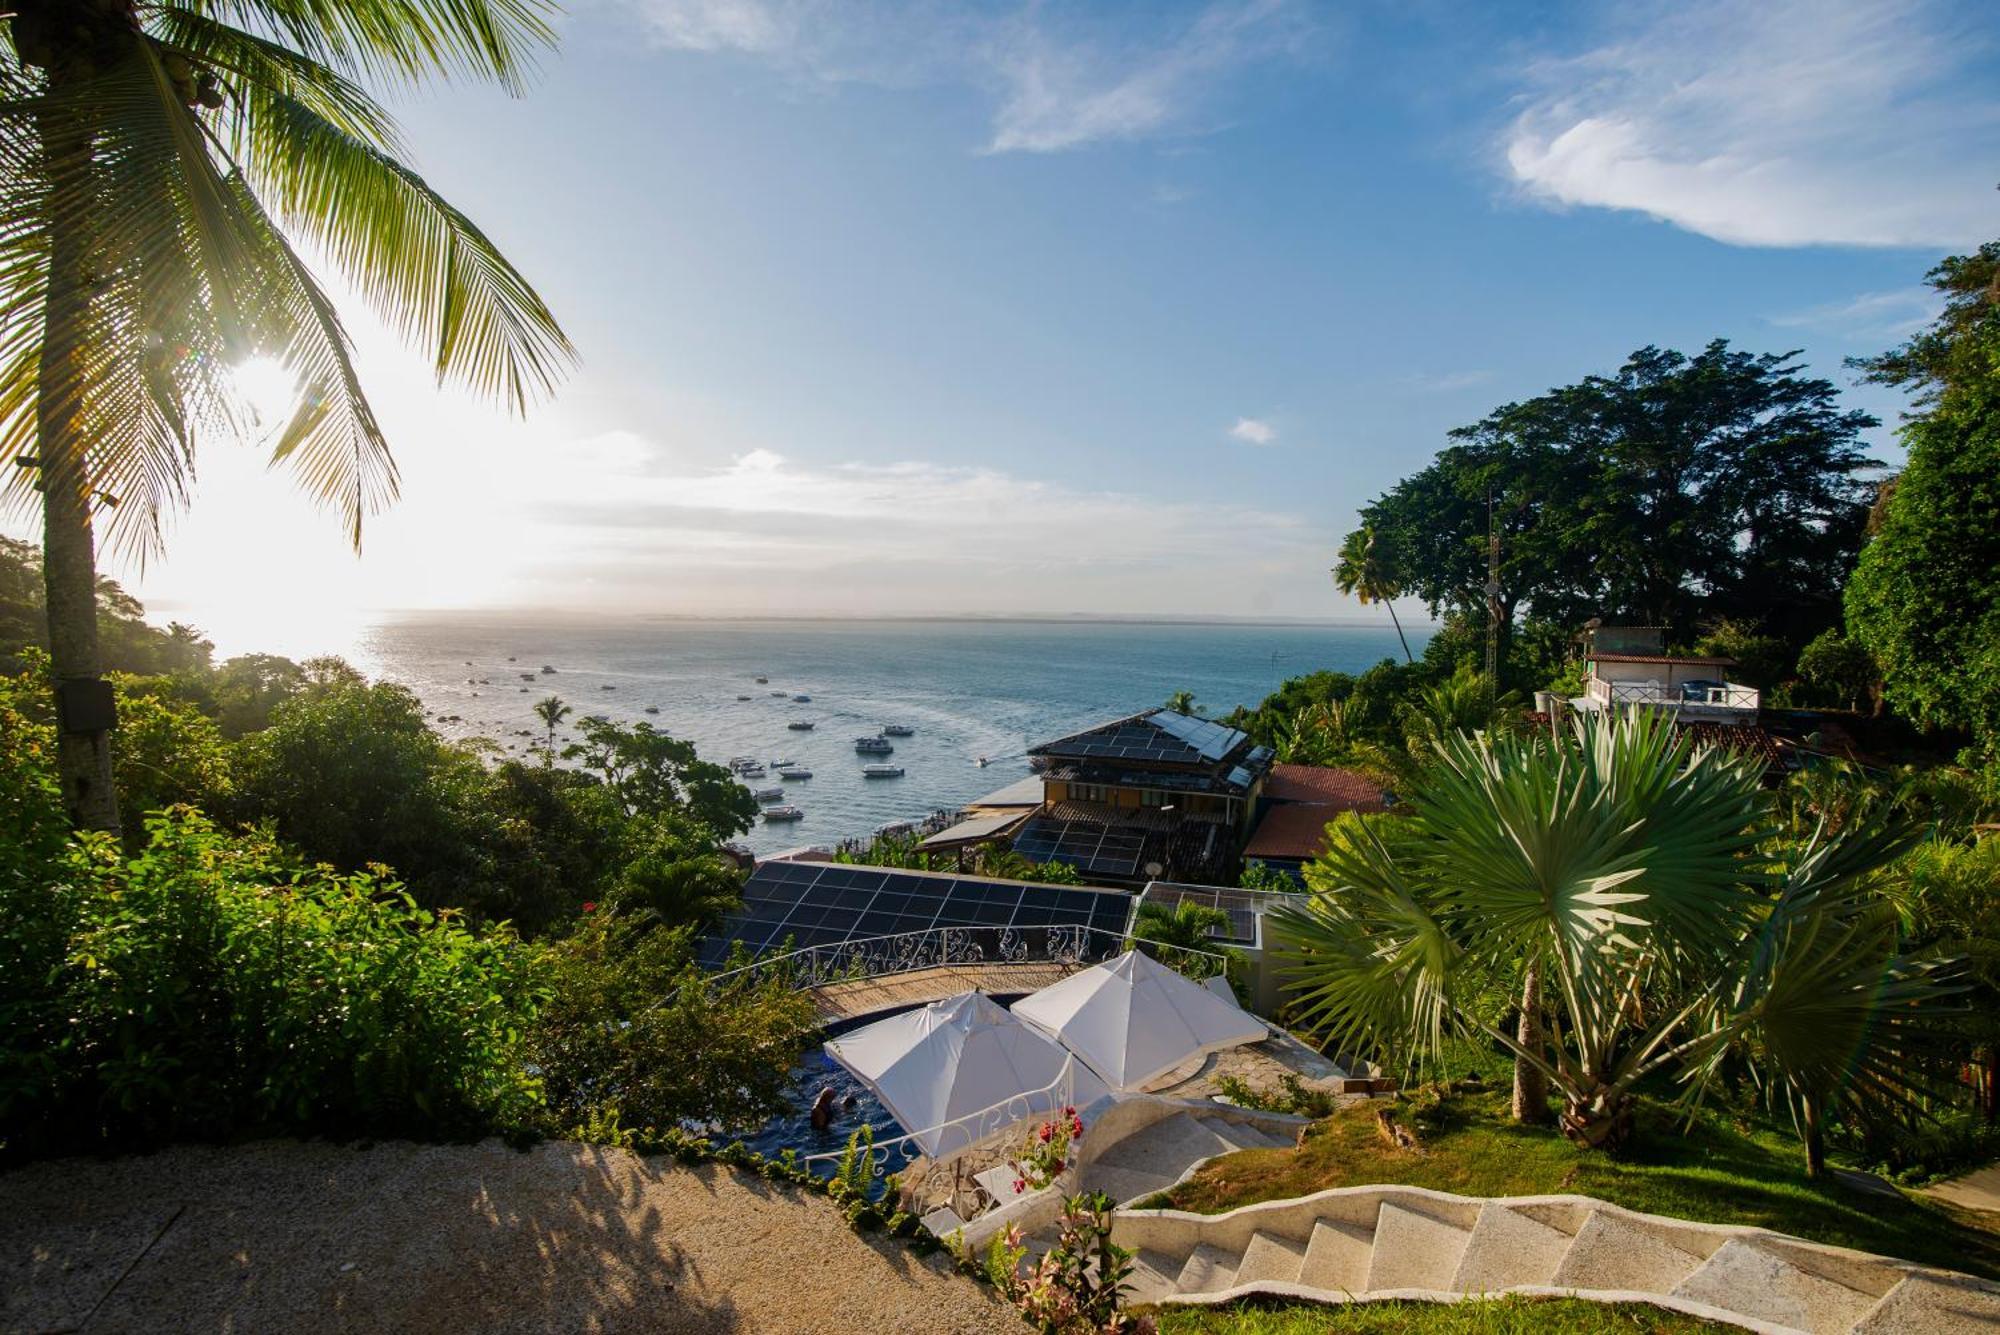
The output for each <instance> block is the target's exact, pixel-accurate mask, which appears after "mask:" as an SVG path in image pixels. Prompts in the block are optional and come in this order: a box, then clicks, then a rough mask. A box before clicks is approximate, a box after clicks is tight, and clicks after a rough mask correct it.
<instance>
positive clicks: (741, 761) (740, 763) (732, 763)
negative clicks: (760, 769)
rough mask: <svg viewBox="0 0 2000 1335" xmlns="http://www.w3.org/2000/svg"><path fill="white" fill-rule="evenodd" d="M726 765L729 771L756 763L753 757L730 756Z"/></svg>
mask: <svg viewBox="0 0 2000 1335" xmlns="http://www.w3.org/2000/svg"><path fill="white" fill-rule="evenodd" d="M728 763H729V768H731V769H742V768H743V767H744V766H745V765H755V764H757V763H758V761H757V757H755V756H731V757H729V762H728Z"/></svg>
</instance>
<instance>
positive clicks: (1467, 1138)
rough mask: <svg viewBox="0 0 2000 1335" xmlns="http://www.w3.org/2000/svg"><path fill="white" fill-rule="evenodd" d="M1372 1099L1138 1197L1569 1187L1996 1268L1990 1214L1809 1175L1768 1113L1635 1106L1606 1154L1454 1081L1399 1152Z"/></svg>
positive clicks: (1155, 1202) (1243, 1201) (1212, 1209)
mask: <svg viewBox="0 0 2000 1335" xmlns="http://www.w3.org/2000/svg"><path fill="white" fill-rule="evenodd" d="M1380 1106H1382V1105H1380V1104H1379V1103H1377V1104H1361V1105H1357V1106H1354V1107H1350V1108H1345V1109H1343V1110H1341V1111H1340V1112H1338V1113H1335V1114H1334V1115H1333V1116H1332V1117H1329V1118H1327V1119H1325V1120H1324V1121H1320V1122H1316V1123H1314V1124H1313V1125H1312V1126H1311V1127H1310V1128H1308V1130H1307V1132H1306V1136H1305V1143H1304V1144H1303V1145H1302V1146H1301V1147H1300V1148H1299V1149H1297V1150H1245V1151H1243V1152H1241V1153H1238V1154H1232V1155H1229V1156H1227V1157H1225V1158H1221V1159H1217V1160H1215V1161H1213V1162H1211V1163H1209V1164H1207V1165H1205V1166H1204V1167H1203V1168H1202V1169H1201V1171H1200V1172H1198V1173H1197V1174H1196V1175H1195V1176H1194V1177H1193V1178H1192V1179H1190V1180H1189V1181H1187V1182H1185V1183H1182V1184H1181V1185H1180V1186H1177V1187H1174V1188H1172V1189H1171V1190H1170V1191H1167V1192H1163V1193H1161V1195H1159V1196H1155V1197H1153V1198H1152V1199H1150V1200H1148V1201H1146V1202H1145V1204H1146V1205H1148V1206H1152V1207H1156V1208H1157V1207H1167V1208H1172V1209H1177V1210H1193V1211H1196V1212H1198V1213H1202V1214H1216V1213H1220V1212H1221V1211H1224V1210H1233V1209H1235V1208H1236V1207H1237V1206H1239V1205H1249V1204H1252V1203H1254V1202H1257V1201H1269V1200H1283V1199H1286V1198H1288V1197H1292V1196H1306V1195H1310V1194H1312V1193H1313V1192H1315V1191H1323V1190H1325V1189H1326V1188H1328V1187H1352V1186H1365V1185H1368V1184H1371V1183H1383V1182H1393V1183H1400V1184H1403V1185H1407V1186H1414V1187H1430V1188H1433V1189H1435V1190H1438V1191H1449V1192H1455V1193H1457V1194H1459V1195H1463V1196H1535V1195H1544V1194H1552V1193H1575V1194H1577V1195H1581V1196H1594V1197H1596V1198H1597V1199H1599V1200H1605V1201H1611V1202H1613V1203H1615V1204H1618V1205H1623V1206H1625V1207H1626V1208H1628V1209H1633V1210H1643V1211H1645V1212H1647V1213H1649V1214H1662V1215H1671V1216H1674V1217H1677V1218H1681V1219H1698V1220H1704V1221H1708V1222H1712V1223H1722V1224H1754V1225H1758V1226H1760V1227H1763V1228H1769V1229H1775V1230H1777V1231H1779V1232H1783V1233H1791V1234H1795V1235H1797V1236H1799V1237H1802V1238H1810V1239H1812V1240H1813V1241H1815V1242H1827V1243H1833V1244H1835V1245H1837V1246H1842V1247H1855V1248H1859V1249H1861V1250H1863V1251H1869V1252H1878V1253H1881V1254H1882V1255H1885V1256H1895V1257H1901V1258H1903V1259H1905V1260H1910V1261H1919V1262H1924V1263H1927V1264H1931V1265H1941V1266H1948V1267H1950V1268H1952V1269H1954V1270H1965V1271H1970V1272H1972V1273H1974V1274H1980V1275H1986V1276H1989V1277H1996V1278H2000V1216H1995V1215H1991V1214H1983V1213H1982V1212H1979V1211H1974V1210H1958V1209H1955V1208H1953V1207H1951V1206H1947V1205H1944V1204H1943V1203H1941V1202H1937V1201H1933V1200H1930V1199H1928V1198H1925V1197H1919V1196H1912V1195H1908V1194H1905V1193H1901V1192H1898V1193H1897V1194H1896V1195H1894V1196H1880V1195H1872V1194H1866V1193H1863V1192H1859V1191H1855V1190H1854V1189H1852V1188H1849V1187H1844V1186H1841V1185H1839V1184H1838V1183H1836V1182H1832V1181H1822V1182H1808V1181H1807V1180H1806V1177H1805V1166H1804V1162H1803V1158H1802V1156H1801V1155H1800V1153H1799V1147H1798V1142H1797V1141H1795V1140H1793V1139H1792V1138H1790V1137H1789V1136H1786V1135H1784V1134H1782V1133H1780V1132H1779V1131H1778V1130H1777V1129H1775V1128H1772V1127H1769V1126H1762V1125H1758V1124H1755V1123H1751V1122H1747V1121H1739V1120H1736V1119H1733V1118H1731V1117H1729V1116H1726V1115H1724V1114H1721V1113H1716V1112H1705V1113H1703V1114H1701V1115H1700V1116H1699V1117H1698V1118H1697V1120H1696V1121H1695V1122H1694V1124H1693V1125H1692V1126H1687V1125H1684V1122H1683V1119H1682V1118H1681V1116H1680V1115H1679V1114H1677V1113H1673V1112H1670V1111H1669V1110H1667V1109H1664V1108H1660V1107H1657V1106H1653V1105H1645V1106H1643V1107H1642V1109H1641V1113H1640V1117H1639V1124H1638V1134H1637V1136H1635V1138H1634V1140H1635V1143H1634V1145H1633V1146H1632V1147H1631V1148H1630V1149H1629V1150H1628V1151H1626V1152H1625V1153H1623V1154H1621V1155H1619V1156H1616V1157H1613V1156H1611V1155H1608V1154H1603V1153H1592V1152H1589V1151H1585V1150H1580V1149H1578V1148H1577V1147H1576V1146H1574V1145H1572V1144H1570V1143H1569V1142H1568V1141H1567V1140H1564V1139H1563V1138H1562V1136H1561V1135H1559V1134H1558V1133H1556V1132H1555V1131H1553V1130H1545V1129H1541V1128H1536V1127H1524V1126H1519V1125H1517V1124H1515V1123H1514V1122H1512V1121H1510V1120H1509V1119H1508V1117H1507V1104H1506V1097H1505V1095H1504V1093H1502V1092H1501V1091H1499V1090H1497V1089H1496V1090H1492V1091H1490V1092H1465V1091H1461V1092H1459V1093H1457V1094H1454V1095H1452V1096H1451V1097H1450V1098H1448V1099H1447V1100H1446V1101H1445V1103H1444V1105H1443V1109H1442V1113H1441V1115H1440V1116H1439V1118H1438V1119H1437V1120H1436V1122H1435V1124H1434V1125H1431V1126H1429V1127H1427V1128H1421V1129H1420V1134H1422V1136H1423V1144H1422V1147H1421V1149H1419V1150H1417V1151H1410V1150H1400V1149H1394V1148H1391V1147H1390V1146H1389V1145H1388V1144H1386V1143H1385V1142H1384V1141H1383V1140H1382V1138H1381V1137H1380V1136H1379V1135H1378V1134H1377V1133H1376V1128H1375V1110H1376V1108H1377V1107H1380ZM1396 1106H1397V1108H1398V1111H1399V1120H1401V1121H1403V1122H1404V1123H1405V1124H1406V1125H1411V1124H1413V1123H1412V1122H1411V1118H1410V1116H1409V1105H1408V1104H1407V1103H1401V1102H1399V1103H1398V1104H1397V1105H1396Z"/></svg>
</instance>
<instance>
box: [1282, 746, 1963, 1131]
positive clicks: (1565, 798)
mask: <svg viewBox="0 0 2000 1335" xmlns="http://www.w3.org/2000/svg"><path fill="white" fill-rule="evenodd" d="M1760 778H1761V767H1760V766H1758V765H1757V764H1755V763H1753V762H1751V761H1748V760H1745V759H1743V758H1740V757H1737V756H1734V755H1732V754H1730V753H1728V752H1725V751H1722V750H1720V749H1715V748H1709V749H1701V750H1696V749H1693V748H1692V746H1691V744H1690V743H1689V742H1687V741H1686V740H1685V739H1679V740H1677V739H1676V737H1675V735H1674V733H1673V732H1672V730H1671V728H1670V727H1669V726H1668V725H1667V724H1666V723H1665V722H1664V721H1662V720H1660V719H1657V718H1654V717H1652V716H1632V717H1629V718H1625V719H1617V720H1610V721H1601V720H1597V719H1594V718H1591V719H1579V720H1578V721H1577V722H1576V724H1575V727H1574V730H1573V731H1572V732H1571V733H1570V734H1569V735H1567V736H1564V735H1550V734H1543V733H1536V734H1532V735H1527V736H1512V735H1500V734H1490V733H1489V734H1484V735H1481V736H1479V737H1469V736H1465V735H1459V736H1457V737H1454V738H1451V739H1448V740H1446V741H1445V742H1444V743H1443V745H1442V747H1441V749H1440V752H1439V762H1438V763H1437V764H1435V765H1432V766H1430V767H1428V768H1426V769H1425V770H1424V771H1422V772H1421V774H1420V775H1419V776H1418V779H1417V782H1416V783H1415V784H1414V785H1413V786H1412V787H1411V789H1410V790H1408V791H1407V792H1406V793H1404V795H1403V796H1404V797H1405V799H1406V803H1407V808H1408V814H1407V815H1406V816H1405V817H1404V818H1403V819H1401V820H1400V821H1396V822H1390V823H1385V824H1378V825H1355V826H1351V827H1345V828H1343V829H1341V830H1340V831H1339V835H1340V837H1338V838H1335V839H1333V840H1332V841H1331V842H1330V845H1329V848H1328V851H1327V853H1326V855H1325V856H1324V857H1322V858H1321V859H1319V860H1317V861H1316V862H1314V863H1313V864H1311V865H1310V866H1309V867H1308V868H1307V870H1306V882H1307V885H1308V886H1309V887H1310V888H1311V890H1312V891H1313V894H1312V896H1311V897H1310V898H1309V899H1306V900H1303V901H1302V902H1301V904H1300V906H1299V907H1297V908H1293V907H1290V906H1281V907H1280V908H1279V909H1278V910H1277V911H1276V913H1275V914H1274V915H1273V917H1272V919H1271V926H1272V928H1273V930H1274V932H1275V933H1276V934H1277V935H1278V936H1279V938H1280V939H1281V940H1283V941H1285V942H1286V943H1287V952H1288V953H1289V955H1290V957H1291V960H1292V963H1293V968H1294V971H1295V974H1296V976H1297V978H1298V980H1299V984H1300V987H1299V995H1298V1003H1297V1004H1298V1006H1299V1014H1300V1018H1301V1020H1302V1022H1304V1023H1306V1024H1308V1025H1311V1026H1313V1027H1315V1028H1317V1029H1319V1030H1321V1031H1322V1032H1323V1033H1324V1034H1325V1035H1326V1036H1327V1038H1328V1039H1329V1040H1330V1042H1331V1043H1332V1044H1333V1045H1334V1046H1335V1047H1337V1048H1339V1049H1341V1050H1347V1051H1361V1052H1374V1053H1381V1054H1385V1055H1386V1054H1391V1053H1394V1054H1399V1055H1401V1056H1402V1057H1403V1058H1404V1059H1405V1060H1406V1061H1408V1062H1411V1063H1413V1064H1414V1063H1417V1062H1421V1061H1424V1060H1427V1059H1434V1058H1435V1056H1436V1055H1437V1054H1438V1053H1439V1052H1440V1051H1441V1048H1442V1045H1443V1043H1444V1040H1445V1039H1446V1037H1447V1036H1448V1035H1451V1034H1453V1033H1462V1034H1473V1035H1478V1036H1480V1037H1482V1038H1483V1039H1485V1040H1487V1041H1490V1042H1493V1043H1495V1044H1498V1045H1499V1046H1501V1047H1504V1048H1505V1049H1507V1050H1508V1051H1509V1052H1511V1053H1512V1054H1513V1055H1514V1056H1515V1057H1516V1059H1517V1060H1518V1061H1520V1062H1522V1063H1525V1064H1526V1065H1527V1066H1529V1067H1531V1068H1532V1069H1534V1070H1536V1071H1539V1072H1540V1073H1541V1074H1542V1075H1543V1077H1544V1078H1545V1079H1546V1080H1547V1081H1548V1083H1549V1086H1550V1087H1551V1088H1552V1089H1553V1090H1555V1091H1557V1092H1558V1093H1560V1095H1561V1096H1562V1098H1563V1101H1564V1108H1563V1116H1562V1123H1563V1129H1564V1131H1565V1132H1566V1133H1567V1134H1569V1135H1571V1136H1572V1137H1574V1138H1575V1139H1577V1140H1578V1141H1579V1143H1582V1144H1585V1145H1589V1146H1617V1145H1619V1144H1620V1143H1622V1142H1623V1140H1624V1139H1625V1138H1626V1136H1627V1135H1628V1133H1629V1131H1630V1125H1631V1108H1632V1103H1633V1099H1634V1096H1635V1094H1636V1091H1637V1089H1638V1087H1639V1085H1640V1084H1641V1082H1643V1081H1645V1080H1647V1079H1648V1078H1649V1077H1654V1076H1658V1075H1663V1074H1665V1073H1676V1074H1678V1075H1679V1076H1680V1077H1681V1078H1682V1079H1683V1080H1684V1081H1685V1082H1687V1084H1688V1087H1689V1089H1690V1092H1691V1097H1698V1096H1699V1095H1700V1093H1701V1092H1702V1090H1703V1088H1704V1086H1705V1084H1706V1082H1707V1081H1709V1080H1710V1079H1712V1078H1713V1077H1714V1075H1715V1073H1716V1071H1717V1069H1718V1067H1719V1064H1720V1063H1721V1062H1722V1061H1723V1060H1724V1058H1725V1057H1726V1056H1727V1055H1729V1054H1731V1053H1733V1052H1741V1051H1743V1049H1744V1047H1745V1045H1746V1044H1748V1045H1752V1046H1754V1048H1755V1050H1756V1051H1755V1056H1756V1058H1757V1059H1758V1060H1759V1061H1760V1062H1761V1063H1763V1067H1764V1069H1765V1070H1766V1073H1767V1074H1768V1075H1769V1077H1770V1079H1771V1080H1772V1081H1773V1082H1774V1086H1773V1087H1774V1088H1777V1089H1780V1090H1782V1091H1784V1092H1785V1093H1786V1094H1787V1095H1788V1096H1789V1097H1791V1098H1793V1099H1794V1100H1796V1101H1797V1102H1799V1103H1800V1104H1801V1106H1802V1107H1803V1108H1804V1111H1805V1114H1806V1116H1807V1118H1808V1120H1809V1121H1810V1119H1811V1117H1812V1115H1813V1110H1814V1108H1816V1107H1828V1106H1833V1105H1836V1104H1838V1105H1841V1106H1843V1107H1847V1108H1852V1109H1855V1110H1856V1111H1862V1110H1866V1111H1878V1110H1880V1109H1882V1108H1905V1107H1907V1106H1908V1105H1909V1103H1910V1097H1911V1092H1912V1082H1913V1080H1914V1079H1915V1076H1914V1074H1913V1073H1912V1071H1911V1068H1910V1064H1909V1061H1908V1057H1909V1054H1910V1053H1911V1052H1913V1051H1916V1050H1919V1049H1920V1048H1922V1047H1924V1046H1926V1044H1927V1043H1928V1042H1929V1041H1930V1039H1931V1038H1932V1031H1931V1029H1930V1021H1931V1020H1932V1012H1933V1010H1934V1008H1935V1007H1936V1004H1937V1002H1938V1000H1939V999H1940V997H1941V996H1942V995H1944V993H1945V989H1944V988H1943V987H1941V986H1940V984H1939V983H1938V981H1937V979H1936V978H1935V977H1934V975H1933V974H1932V972H1931V971H1930V970H1929V969H1927V968H1926V967H1925V965H1924V964H1923V963H1922V962H1921V961H1919V960H1917V959H1915V958H1913V957H1911V956H1910V955H1908V954H1907V953H1905V951H1904V949H1903V943H1902V940H1901V937H1900V934H1899V932H1898V930H1897V927H1896V923H1895V920H1894V915H1893V913H1892V912H1890V911H1889V906H1888V904H1887V903H1886V901H1884V900H1883V899H1882V897H1881V896H1880V895H1879V893H1877V891H1876V890H1875V888H1874V886H1873V882H1872V880H1871V878H1872V876H1873V875H1874V873H1876V872H1877V871H1878V870H1879V869H1881V868H1882V867H1884V866H1885V865H1887V864H1888V863H1890V862H1891V861H1893V860H1894V858H1895V857H1896V856H1898V855H1899V854H1900V853H1901V852H1903V851H1904V849H1905V848H1907V847H1908V845H1909V843H1910V838H1909V836H1908V834H1907V833H1906V832H1905V831H1904V830H1903V829H1902V828H1901V825H1900V823H1899V822H1897V821H1895V820H1893V819H1889V818H1888V816H1887V814H1886V813H1880V814H1878V815H1877V816H1876V817H1875V818H1872V819H1868V820H1856V821H1854V822H1853V823H1852V824H1851V825H1850V826H1849V827H1848V828H1846V829H1843V830H1841V831H1840V832H1838V833H1837V834H1832V833H1830V834H1826V835H1825V836H1824V837H1822V838H1819V839H1817V840H1814V841H1811V842H1809V843H1806V844H1804V845H1799V846H1776V845H1774V844H1772V842H1771V839H1770V837H1771V835H1772V834H1773V824H1772V811H1771V804H1770V801H1769V799H1768V798H1767V797H1766V796H1765V795H1764V793H1763V791H1762V789H1761V788H1760ZM1531 964H1532V965H1533V966H1535V967H1536V968H1537V969H1538V970H1539V971H1540V973H1541V976H1542V979H1543V991H1544V994H1545V996H1547V997H1548V998H1549V1004H1550V1007H1551V1014H1552V1017H1553V1019H1554V1021H1555V1023H1553V1024H1552V1025H1545V1026H1541V1030H1542V1032H1541V1033H1540V1034H1539V1035H1535V1036H1531V1037H1529V1038H1527V1039H1525V1040H1524V1039H1520V1038H1517V1036H1516V1035H1515V1033H1514V1032H1513V1030H1512V1028H1511V1026H1502V1025H1501V1024H1500V1023H1499V1018H1500V1017H1499V1016H1498V1015H1497V1014H1495V1013H1494V1011H1493V1008H1492V1001H1493V998H1494V996H1495V994H1496V992H1497V993H1498V994H1500V995H1513V994H1518V990H1519V987H1520V983H1521V979H1522V976H1523V974H1524V972H1525V970H1526V969H1527V968H1528V966H1530V965H1531Z"/></svg>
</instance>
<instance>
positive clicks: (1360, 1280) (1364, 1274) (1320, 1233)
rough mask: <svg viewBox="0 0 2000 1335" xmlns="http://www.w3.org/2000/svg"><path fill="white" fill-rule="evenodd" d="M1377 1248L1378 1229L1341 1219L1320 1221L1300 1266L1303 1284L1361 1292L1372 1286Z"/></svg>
mask: <svg viewBox="0 0 2000 1335" xmlns="http://www.w3.org/2000/svg"><path fill="white" fill-rule="evenodd" d="M1374 1250H1375V1230H1374V1229H1372V1228H1363V1227H1362V1226H1361V1225H1359V1224H1350V1223H1347V1222H1346V1221H1344V1220H1340V1219H1321V1220H1318V1221H1316V1222H1315V1223H1314V1224H1313V1231H1312V1238H1311V1240H1310V1241H1308V1242H1307V1243H1306V1254H1305V1259H1304V1261H1303V1262H1302V1263H1301V1265H1300V1266H1299V1283H1301V1284H1305V1285H1308V1286H1310V1287H1312V1288H1315V1289H1326V1290H1327V1291H1328V1292H1331V1293H1360V1292H1361V1291H1363V1290H1364V1289H1366V1288H1367V1287H1368V1258H1369V1257H1370V1256H1371V1255H1372V1254H1373V1253H1374Z"/></svg>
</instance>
